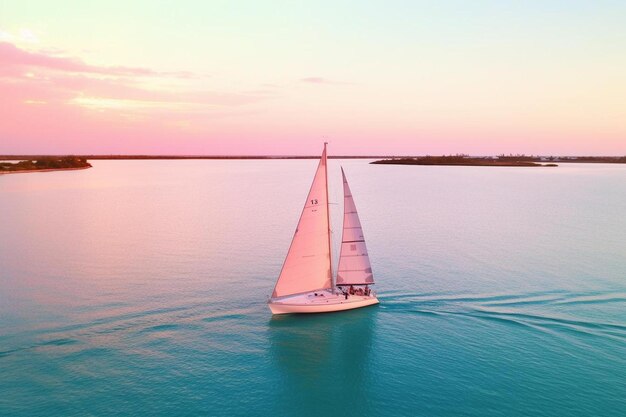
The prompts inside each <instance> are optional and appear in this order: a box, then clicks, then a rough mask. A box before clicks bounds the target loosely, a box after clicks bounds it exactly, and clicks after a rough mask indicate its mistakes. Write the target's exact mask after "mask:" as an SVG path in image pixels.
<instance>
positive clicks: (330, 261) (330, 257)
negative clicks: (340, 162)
mask: <svg viewBox="0 0 626 417" xmlns="http://www.w3.org/2000/svg"><path fill="white" fill-rule="evenodd" d="M326 145H328V142H324V158H325V159H326V161H324V169H325V170H326V220H327V223H328V271H329V273H330V290H331V291H332V292H333V293H334V292H335V282H334V279H333V249H332V244H331V239H330V233H331V229H330V203H329V201H328V156H327V154H326Z"/></svg>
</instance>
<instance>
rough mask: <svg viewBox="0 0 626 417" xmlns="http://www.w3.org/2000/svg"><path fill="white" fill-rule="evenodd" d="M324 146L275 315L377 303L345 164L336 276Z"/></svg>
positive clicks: (274, 299) (279, 285)
mask: <svg viewBox="0 0 626 417" xmlns="http://www.w3.org/2000/svg"><path fill="white" fill-rule="evenodd" d="M326 145H327V144H326V143H324V151H323V152H322V157H321V158H320V162H319V165H318V167H317V171H316V172H315V177H313V183H312V184H311V189H310V191H309V194H308V196H307V199H306V202H305V204H304V208H303V209H302V214H301V215H300V220H299V221H298V226H297V227H296V232H295V233H294V236H293V240H292V241H291V246H290V247H289V251H288V252H287V256H286V258H285V262H284V264H283V267H282V269H281V271H280V275H279V276H278V280H277V281H276V286H275V287H274V291H273V292H272V296H271V298H270V299H269V302H268V304H269V308H270V310H271V311H272V313H273V314H288V313H327V312H332V311H342V310H351V309H354V308H359V307H365V306H369V305H373V304H378V298H376V294H375V293H374V292H373V291H372V290H371V289H370V288H369V286H370V285H373V284H374V276H373V274H372V267H371V264H370V260H369V256H368V254H367V248H366V246H365V239H364V238H363V230H362V228H361V222H360V220H359V215H358V213H357V211H356V206H355V204H354V199H353V197H352V193H351V191H350V186H349V185H348V181H347V179H346V175H345V173H344V172H343V168H342V169H341V175H342V177H343V195H344V210H343V233H342V237H341V251H340V255H339V267H338V269H337V277H336V279H334V276H333V268H332V257H331V253H332V242H331V228H330V211H329V203H328V169H327V162H328V161H327V157H326Z"/></svg>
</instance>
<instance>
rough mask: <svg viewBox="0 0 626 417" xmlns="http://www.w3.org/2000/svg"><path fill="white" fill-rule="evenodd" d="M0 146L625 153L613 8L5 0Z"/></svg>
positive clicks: (618, 15)
mask: <svg viewBox="0 0 626 417" xmlns="http://www.w3.org/2000/svg"><path fill="white" fill-rule="evenodd" d="M0 112H1V113H0V154H42V153H50V154H68V153H74V154H210V155H214V154H218V155H222V154H231V155H232V154H236V155H255V154H299V155H302V154H317V153H318V152H319V150H320V148H321V143H322V142H323V141H324V138H326V140H327V141H329V142H330V148H329V152H330V153H331V154H344V155H346V154H353V155H367V154H385V155H391V154H442V153H446V154H447V153H459V152H463V153H469V154H472V155H483V154H499V153H503V152H504V153H526V154H557V155H566V154H569V155H577V154H578V155H582V154H586V155H624V154H626V2H625V1H576V0H572V1H566V0H563V1H495V0H494V1H393V0H391V1H338V0H334V1H269V0H268V1H236V0H230V1H210V0H209V1H178V2H176V1H171V2H168V1H154V0H153V1H128V0H124V1H116V0H109V1H9V0H0Z"/></svg>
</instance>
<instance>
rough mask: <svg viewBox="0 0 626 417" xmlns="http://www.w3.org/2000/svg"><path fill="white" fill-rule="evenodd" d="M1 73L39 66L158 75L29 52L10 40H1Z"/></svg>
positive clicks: (142, 69)
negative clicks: (14, 68) (18, 68)
mask: <svg viewBox="0 0 626 417" xmlns="http://www.w3.org/2000/svg"><path fill="white" fill-rule="evenodd" d="M0 63H1V64H2V68H0V74H2V72H3V71H6V70H7V69H10V68H11V67H16V66H17V67H39V68H46V69H50V70H58V71H66V72H82V73H92V74H102V75H158V74H157V73H156V72H154V71H152V70H150V69H147V68H133V67H122V66H117V67H107V66H96V65H89V64H86V63H85V62H83V61H81V60H80V59H76V58H67V57H58V56H53V55H49V54H46V53H40V52H29V51H26V50H24V49H20V48H18V47H17V46H15V45H13V44H12V43H9V42H0Z"/></svg>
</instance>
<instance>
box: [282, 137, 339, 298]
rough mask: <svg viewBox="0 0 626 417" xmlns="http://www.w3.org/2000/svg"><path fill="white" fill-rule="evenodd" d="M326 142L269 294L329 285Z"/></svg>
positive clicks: (322, 287) (330, 282) (289, 292)
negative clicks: (286, 251)
mask: <svg viewBox="0 0 626 417" xmlns="http://www.w3.org/2000/svg"><path fill="white" fill-rule="evenodd" d="M331 277H332V271H331V259H330V224H329V214H328V180H327V168H326V144H324V152H322V158H321V159H320V163H319V165H318V167H317V171H316V172H315V177H314V178H313V184H311V190H310V191H309V195H308V197H307V199H306V203H305V204H304V209H303V210H302V214H301V215H300V221H299V222H298V227H297V228H296V232H295V234H294V236H293V240H292V241H291V246H290V247H289V252H288V253H287V257H286V258H285V263H284V264H283V268H282V270H281V271H280V276H279V277H278V281H277V282H276V286H275V287H274V292H273V293H272V297H273V298H274V297H282V296H286V295H291V294H298V293H304V292H308V291H315V290H319V289H324V288H331V287H332V278H331Z"/></svg>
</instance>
